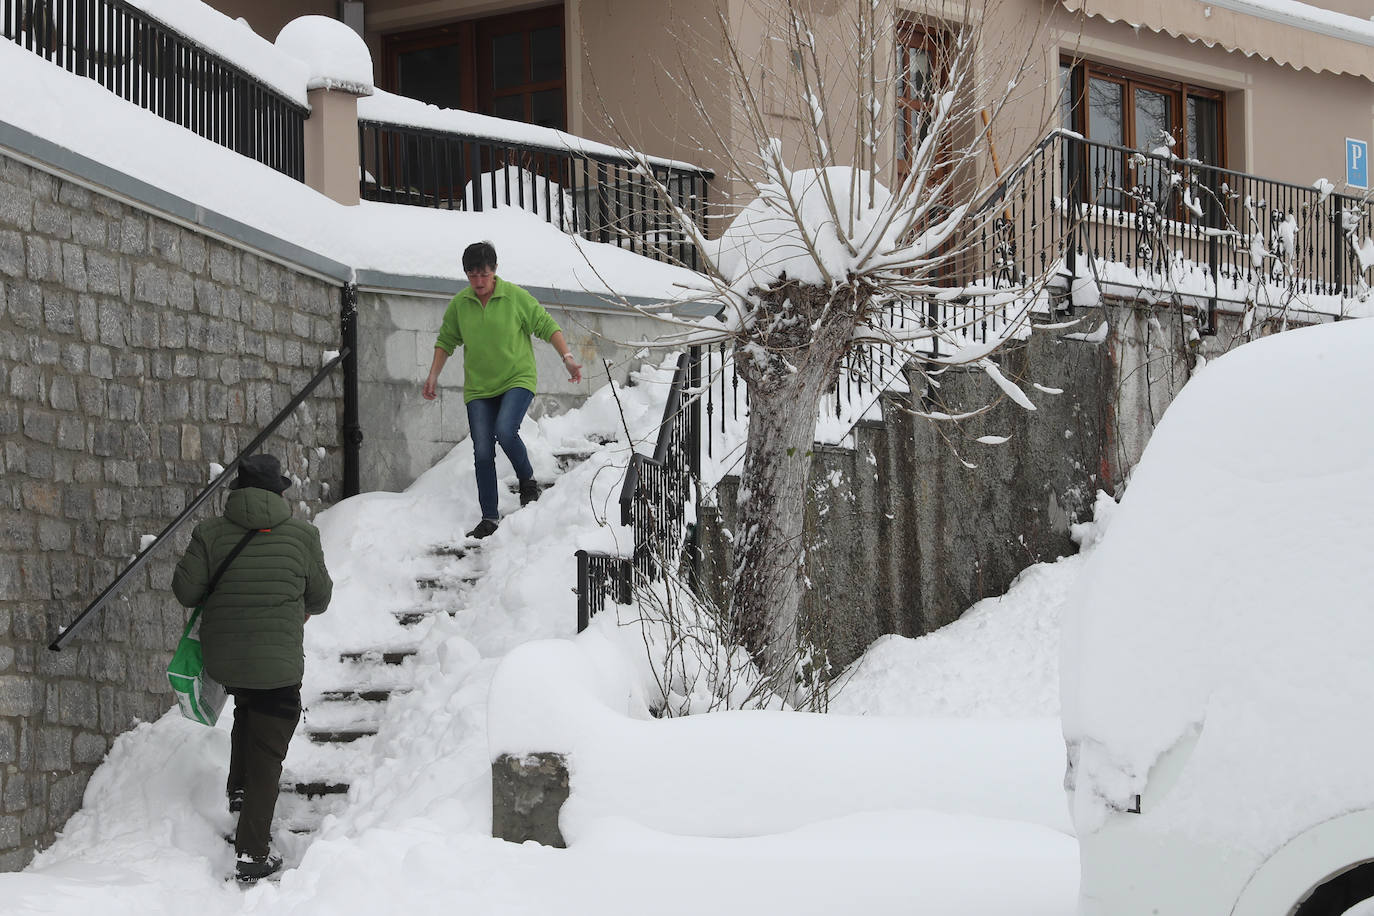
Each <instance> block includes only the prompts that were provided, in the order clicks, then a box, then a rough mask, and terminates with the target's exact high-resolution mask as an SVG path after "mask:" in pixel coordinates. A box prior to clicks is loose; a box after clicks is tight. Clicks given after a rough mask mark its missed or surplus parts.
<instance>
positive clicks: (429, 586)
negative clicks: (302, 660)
mask: <svg viewBox="0 0 1374 916" xmlns="http://www.w3.org/2000/svg"><path fill="white" fill-rule="evenodd" d="M589 455H590V452H579V451H567V452H562V453H555V458H556V466H557V469H558V475H559V476H561V474H562V473H563V472H565V471H567V470H568V469H569V468H571V467H573V466H574V465H576V464H577V463H579V462H581V461H583V460H585V459H586V458H587V457H589ZM555 480H556V478H555ZM553 485H554V481H553V480H546V481H542V482H541V487H542V488H543V489H547V488H548V487H550V486H553ZM488 543H489V542H487V541H475V540H470V539H465V540H462V541H460V542H457V543H443V544H435V545H432V546H431V547H430V548H429V549H428V550H427V551H426V552H425V556H424V559H423V562H422V563H421V564H420V566H419V569H418V571H417V574H416V576H415V580H414V588H413V590H412V591H411V593H410V595H409V596H401V595H398V602H397V606H396V607H394V608H392V609H391V611H390V614H391V616H392V618H393V619H394V620H395V627H394V628H388V630H387V634H388V635H387V636H386V638H384V639H381V640H375V639H374V640H373V641H371V642H370V643H369V644H368V645H360V646H355V647H350V648H347V649H344V650H342V651H340V652H338V654H337V656H336V657H334V658H332V659H329V660H328V661H327V662H325V663H324V664H323V665H320V664H319V663H318V662H316V661H314V660H312V666H311V668H310V669H309V671H308V675H307V680H308V683H307V684H306V686H305V688H304V689H303V691H302V693H303V700H304V704H303V705H304V709H303V712H302V716H301V724H300V726H299V728H298V729H297V733H296V736H295V738H293V740H292V743H291V748H290V750H289V752H288V754H287V757H286V762H285V764H284V766H283V771H282V780H281V795H280V797H279V799H278V802H277V816H276V820H275V823H274V827H273V834H274V839H275V841H276V843H277V844H278V847H279V848H280V849H281V851H282V853H283V854H284V856H285V858H286V860H287V865H288V867H293V866H294V865H295V864H296V863H297V862H299V860H300V857H301V855H303V854H304V851H305V847H306V846H308V845H309V842H310V839H311V836H312V835H313V834H314V833H315V832H316V831H317V830H318V829H319V827H320V826H321V824H322V823H323V821H324V820H325V818H326V817H328V816H329V815H331V814H338V813H339V812H341V811H342V810H343V809H344V807H345V806H346V805H347V804H348V791H349V787H350V785H351V783H352V775H351V774H353V773H355V772H357V771H359V770H360V769H361V768H362V765H363V764H364V763H365V762H366V761H367V758H368V756H369V755H370V754H371V753H372V745H373V743H374V742H375V741H376V736H377V734H378V732H379V731H380V729H381V727H382V725H383V723H384V722H385V720H386V716H387V712H388V708H389V706H390V704H391V700H392V699H393V698H394V697H396V696H399V695H402V694H404V693H407V692H409V691H410V690H411V689H412V687H413V686H414V684H415V677H416V656H417V654H418V651H419V647H420V644H421V642H422V640H423V639H424V637H425V635H426V634H427V632H428V630H429V628H430V627H431V626H432V623H431V621H432V619H433V618H435V617H437V616H439V615H447V616H450V617H452V616H456V615H458V614H461V613H462V612H463V610H464V609H465V608H466V607H467V602H468V596H469V594H470V593H471V591H472V589H473V586H474V585H475V584H476V583H477V582H478V581H480V579H481V577H482V575H483V574H484V573H485V572H486V569H487V563H486V560H485V559H484V556H483V551H484V549H485V548H486V547H487V545H488Z"/></svg>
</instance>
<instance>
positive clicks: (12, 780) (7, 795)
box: [0, 758, 29, 814]
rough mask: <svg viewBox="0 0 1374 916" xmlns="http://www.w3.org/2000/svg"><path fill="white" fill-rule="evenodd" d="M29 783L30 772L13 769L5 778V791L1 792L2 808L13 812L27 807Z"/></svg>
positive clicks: (0, 805) (0, 806) (0, 801)
mask: <svg viewBox="0 0 1374 916" xmlns="http://www.w3.org/2000/svg"><path fill="white" fill-rule="evenodd" d="M16 759H18V758H16ZM28 783H29V780H28V774H26V773H25V772H24V771H23V770H19V769H14V770H11V771H10V773H9V778H8V779H6V780H5V789H4V792H3V794H0V810H4V811H7V812H9V813H11V814H13V813H14V812H16V811H23V810H24V809H25V808H27V807H28V806H29V785H28Z"/></svg>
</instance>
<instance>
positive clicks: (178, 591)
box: [172, 487, 334, 690]
mask: <svg viewBox="0 0 1374 916" xmlns="http://www.w3.org/2000/svg"><path fill="white" fill-rule="evenodd" d="M250 528H258V529H264V528H265V529H270V530H268V531H260V532H259V533H258V534H256V535H254V536H253V539H252V540H251V541H249V542H248V546H246V547H244V548H243V550H242V551H241V552H240V553H239V555H238V556H236V557H234V561H233V562H232V563H230V564H229V568H228V569H226V570H225V571H224V575H223V576H221V577H220V580H219V584H218V585H216V586H215V591H214V594H210V595H208V597H207V592H208V590H209V585H210V577H211V576H213V575H214V574H215V571H216V570H217V569H219V567H220V564H221V563H223V562H224V558H225V557H227V556H228V555H229V553H230V551H232V550H233V549H234V546H235V545H236V544H238V542H239V541H240V540H241V539H242V538H243V536H244V534H246V533H247V532H248V529H250ZM333 590H334V583H333V581H332V580H331V579H330V578H329V571H328V570H327V569H325V566H324V551H323V550H322V549H321V547H320V532H319V530H318V529H317V528H316V527H315V526H314V525H312V524H310V523H309V522H303V521H298V520H296V519H293V518H291V506H290V504H289V503H287V501H286V500H285V499H283V498H282V497H280V496H279V495H277V494H276V493H273V492H272V491H270V490H261V489H258V488H257V487H244V488H243V489H241V490H233V491H232V492H230V494H229V499H228V500H227V501H226V502H225V506H224V515H223V516H220V517H219V518H210V519H206V520H205V521H203V522H201V523H200V524H199V525H196V528H195V531H193V532H191V543H190V544H188V545H187V547H186V553H185V555H184V556H182V558H181V561H180V562H179V563H177V568H176V572H175V573H173V575H172V592H173V594H175V595H176V597H177V600H178V601H180V602H181V603H182V604H183V605H185V606H186V607H195V606H197V605H201V604H203V605H204V606H205V609H204V610H203V611H201V618H200V642H201V649H202V651H203V652H204V654H205V670H206V671H207V672H209V674H210V676H211V677H213V678H214V679H215V680H217V681H219V682H220V683H221V684H223V685H225V686H226V687H247V688H252V689H256V690H266V689H270V688H273V687H288V686H291V685H293V684H299V683H300V682H301V678H302V676H303V675H304V673H305V653H304V650H303V649H302V647H301V643H302V641H303V640H304V638H305V618H306V616H307V615H310V614H323V613H324V611H325V609H326V608H328V607H329V598H330V595H331V594H332V593H333Z"/></svg>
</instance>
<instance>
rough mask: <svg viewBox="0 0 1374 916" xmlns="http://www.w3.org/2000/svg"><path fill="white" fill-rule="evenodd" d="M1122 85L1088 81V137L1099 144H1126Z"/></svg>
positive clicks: (1096, 80)
mask: <svg viewBox="0 0 1374 916" xmlns="http://www.w3.org/2000/svg"><path fill="white" fill-rule="evenodd" d="M1122 88H1123V87H1122V85H1121V84H1120V83H1112V82H1108V81H1107V80H1100V79H1090V80H1088V136H1089V137H1091V138H1092V139H1094V140H1096V141H1097V142H1098V143H1114V144H1116V145H1118V146H1120V145H1121V144H1123V143H1125V142H1126V130H1125V124H1124V121H1123V119H1122V116H1121V103H1122V101H1123V97H1122Z"/></svg>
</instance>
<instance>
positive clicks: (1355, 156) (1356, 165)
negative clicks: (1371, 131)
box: [1345, 137, 1369, 188]
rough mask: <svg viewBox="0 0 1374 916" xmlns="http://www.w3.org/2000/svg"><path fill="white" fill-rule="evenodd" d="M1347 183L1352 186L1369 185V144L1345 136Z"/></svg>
mask: <svg viewBox="0 0 1374 916" xmlns="http://www.w3.org/2000/svg"><path fill="white" fill-rule="evenodd" d="M1345 183H1346V184H1348V185H1350V186H1351V187H1352V188H1367V187H1369V144H1368V143H1366V142H1365V141H1363V140H1352V139H1350V138H1349V137H1346V138H1345Z"/></svg>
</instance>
